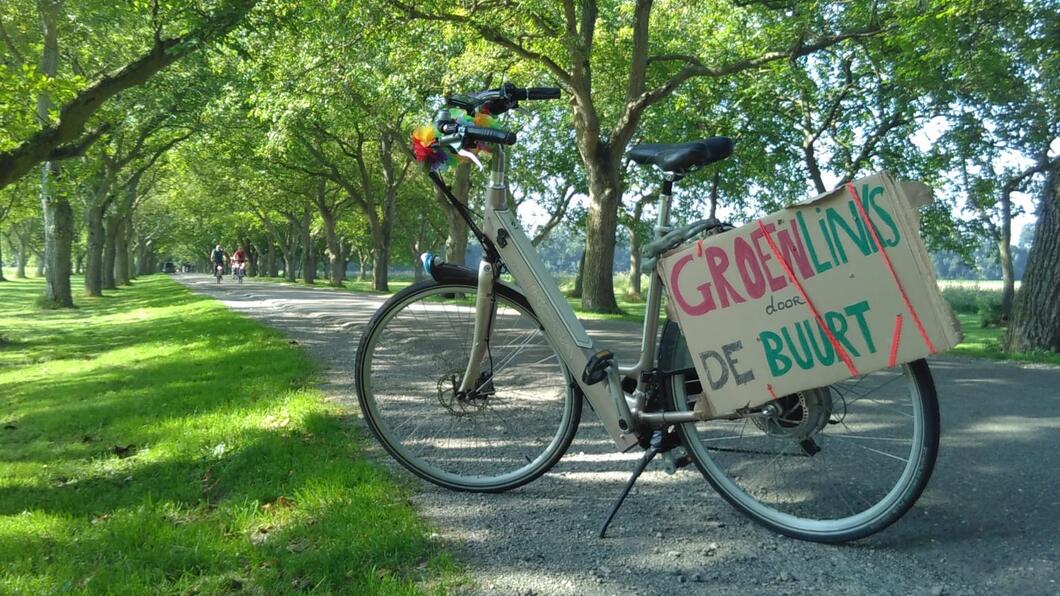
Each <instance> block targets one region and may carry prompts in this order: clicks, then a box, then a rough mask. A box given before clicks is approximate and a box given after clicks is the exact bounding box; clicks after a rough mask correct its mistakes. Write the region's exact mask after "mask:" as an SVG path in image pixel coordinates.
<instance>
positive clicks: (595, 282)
mask: <svg viewBox="0 0 1060 596" xmlns="http://www.w3.org/2000/svg"><path fill="white" fill-rule="evenodd" d="M597 153H598V154H597V156H596V157H595V159H594V160H593V163H592V164H591V165H589V164H587V165H589V168H588V169H589V172H588V174H589V213H588V216H587V217H586V221H585V223H586V226H585V265H584V267H583V272H582V284H583V285H582V309H583V310H587V311H590V312H604V313H614V312H619V310H618V303H617V302H616V301H615V279H614V273H613V268H614V262H615V232H616V231H617V229H618V206H619V203H620V201H621V199H622V182H621V180H620V171H619V168H618V163H617V162H616V161H615V160H613V159H612V158H611V155H610V147H609V146H608V145H607V144H606V143H600V145H599V149H598V152H597Z"/></svg>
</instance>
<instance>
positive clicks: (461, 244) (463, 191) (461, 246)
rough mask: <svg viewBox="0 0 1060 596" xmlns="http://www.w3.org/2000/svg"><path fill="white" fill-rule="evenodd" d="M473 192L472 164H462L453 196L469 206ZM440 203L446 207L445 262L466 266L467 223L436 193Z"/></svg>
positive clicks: (458, 170)
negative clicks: (469, 196)
mask: <svg viewBox="0 0 1060 596" xmlns="http://www.w3.org/2000/svg"><path fill="white" fill-rule="evenodd" d="M470 192H471V164H470V163H461V164H459V165H458V166H457V167H456V175H455V178H454V180H453V194H454V195H455V196H456V198H457V199H459V200H460V202H461V203H463V204H465V205H467V201H468V195H469V194H470ZM436 193H437V196H438V200H439V202H440V203H441V204H442V205H443V206H444V207H445V219H446V225H447V227H448V234H447V236H446V239H445V262H446V263H452V264H454V265H464V264H465V258H464V257H465V255H467V235H468V229H467V222H465V221H464V218H463V217H460V213H459V212H457V210H456V209H454V208H453V207H452V205H450V204H449V199H447V198H445V196H444V195H442V194H441V191H436Z"/></svg>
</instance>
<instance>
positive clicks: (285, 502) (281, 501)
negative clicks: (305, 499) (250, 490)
mask: <svg viewBox="0 0 1060 596" xmlns="http://www.w3.org/2000/svg"><path fill="white" fill-rule="evenodd" d="M286 507H294V500H292V499H288V498H287V497H285V496H283V495H280V496H278V497H276V499H275V500H273V501H272V502H271V503H265V504H264V505H262V506H261V509H262V511H270V510H272V509H284V508H286Z"/></svg>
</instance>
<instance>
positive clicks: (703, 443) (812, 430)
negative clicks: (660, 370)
mask: <svg viewBox="0 0 1060 596" xmlns="http://www.w3.org/2000/svg"><path fill="white" fill-rule="evenodd" d="M681 343H682V345H683V342H681ZM669 389H670V395H671V398H672V400H673V406H674V409H676V410H679V411H687V410H690V409H692V407H693V406H694V404H695V401H696V400H697V399H704V396H703V393H702V388H701V386H700V384H699V381H698V379H697V378H696V376H695V373H694V372H689V373H688V374H687V376H686V375H675V376H674V377H672V378H671V380H670V382H669ZM773 403H774V404H775V405H776V406H777V414H776V415H774V416H772V417H769V418H761V419H750V418H744V419H740V420H736V421H724V420H723V421H710V422H696V423H687V424H683V425H680V426H679V427H678V431H679V433H680V435H681V438H682V440H683V442H684V445H685V448H686V450H687V451H688V454H689V455H690V456H691V458H692V460H693V461H694V462H695V463H696V466H697V467H698V468H699V470H700V471H701V472H702V473H703V475H704V476H705V477H706V479H707V481H708V482H710V484H711V485H712V486H713V487H714V489H715V490H717V491H718V493H719V494H721V496H723V497H724V498H725V499H726V500H727V501H728V502H729V503H731V504H732V505H733V506H734V507H736V508H737V509H739V510H740V511H741V512H742V513H744V514H745V515H747V516H748V517H750V518H751V519H753V520H755V521H756V522H758V523H760V524H762V525H764V526H766V527H769V528H772V529H773V530H775V531H777V532H780V533H781V534H785V535H787V536H791V537H793V538H798V539H801V540H812V541H816V542H845V541H849V540H857V539H859V538H863V537H865V536H869V535H871V534H874V533H876V532H879V531H880V530H882V529H884V528H886V527H887V526H889V525H890V524H892V523H894V522H895V521H896V520H897V519H898V518H900V517H901V516H902V515H903V514H905V512H906V511H908V510H909V508H910V507H912V506H913V503H915V502H916V500H917V499H918V498H919V497H920V494H921V493H922V492H923V490H924V487H925V486H926V485H927V482H928V479H929V478H930V477H931V472H932V470H933V468H934V465H935V457H936V455H937V453H938V444H939V411H938V402H937V399H936V395H935V385H934V382H933V381H932V378H931V371H930V370H929V369H928V365H927V362H926V361H924V360H917V361H915V362H911V363H909V364H906V365H902V366H898V367H895V368H892V369H887V370H882V371H877V372H874V373H871V374H868V375H864V376H860V377H856V378H852V379H848V380H845V381H842V382H839V383H836V384H833V385H830V386H827V387H819V388H816V389H811V390H807V391H801V392H798V393H795V394H792V395H785V396H780V397H779V398H778V399H777V400H775V402H773Z"/></svg>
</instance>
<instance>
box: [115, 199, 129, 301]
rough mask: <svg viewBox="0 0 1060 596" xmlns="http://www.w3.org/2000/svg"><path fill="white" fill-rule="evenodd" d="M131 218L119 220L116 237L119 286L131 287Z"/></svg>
mask: <svg viewBox="0 0 1060 596" xmlns="http://www.w3.org/2000/svg"><path fill="white" fill-rule="evenodd" d="M130 223H131V222H130V218H129V216H128V215H125V216H122V217H119V218H118V233H117V234H116V235H115V236H114V283H115V285H119V286H128V285H131V284H130V282H131V281H132V277H133V269H132V267H130V266H129V262H130V260H131V255H130V249H129V246H130V243H129V232H130V228H131V227H132V226H131V225H130Z"/></svg>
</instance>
